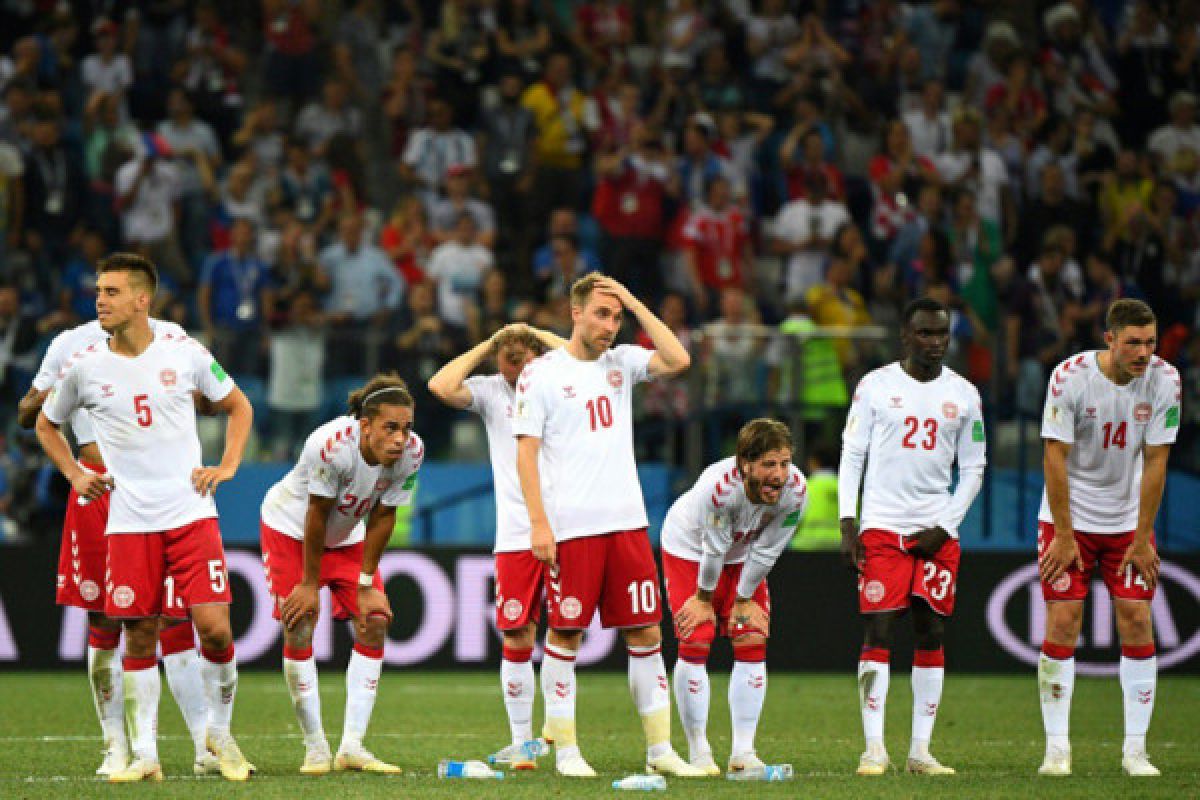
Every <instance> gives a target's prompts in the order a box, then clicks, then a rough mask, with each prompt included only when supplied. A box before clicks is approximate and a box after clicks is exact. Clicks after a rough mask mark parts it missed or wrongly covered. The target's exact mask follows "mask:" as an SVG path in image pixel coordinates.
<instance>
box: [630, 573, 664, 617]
mask: <svg viewBox="0 0 1200 800" xmlns="http://www.w3.org/2000/svg"><path fill="white" fill-rule="evenodd" d="M625 591H626V592H628V593H629V607H630V610H632V611H633V613H634V614H653V613H654V609H656V608H658V589H657V587H656V586H655V585H654V581H642V582H641V583H638V582H637V581H630V583H629V587H628V588H626V589H625Z"/></svg>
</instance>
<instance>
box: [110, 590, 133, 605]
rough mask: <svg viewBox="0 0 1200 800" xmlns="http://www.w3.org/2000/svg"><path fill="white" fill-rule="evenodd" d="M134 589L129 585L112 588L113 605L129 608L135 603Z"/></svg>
mask: <svg viewBox="0 0 1200 800" xmlns="http://www.w3.org/2000/svg"><path fill="white" fill-rule="evenodd" d="M133 597H134V595H133V589H131V588H129V587H128V586H118V587H117V588H115V589H113V590H112V601H113V605H114V606H116V607H117V608H129V607H130V606H131V605H133Z"/></svg>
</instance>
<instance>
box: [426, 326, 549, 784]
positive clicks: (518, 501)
mask: <svg viewBox="0 0 1200 800" xmlns="http://www.w3.org/2000/svg"><path fill="white" fill-rule="evenodd" d="M563 344H565V342H564V340H563V339H561V338H559V337H558V336H555V335H554V334H553V333H549V332H548V331H543V330H539V329H537V328H530V327H528V326H526V325H522V324H515V325H509V326H507V327H505V328H503V329H501V330H499V331H497V332H496V334H495V335H493V336H492V337H491V338H489V339H487V340H486V341H484V342H480V343H479V344H477V345H476V346H475V347H473V348H471V349H470V350H468V351H467V352H465V353H463V354H462V355H460V356H459V357H458V358H455V359H454V360H453V361H450V362H449V363H448V364H446V365H445V366H444V367H442V368H441V369H440V370H438V371H437V373H436V374H435V375H434V376H433V377H432V378H430V379H429V391H430V392H431V393H432V394H433V395H434V396H435V397H437V398H438V399H439V400H441V401H442V402H443V403H445V404H446V405H448V406H451V407H453V408H459V409H466V410H468V411H473V412H475V413H476V414H478V415H479V416H480V417H482V418H483V424H484V426H485V427H486V428H487V437H488V455H489V457H490V458H491V461H492V479H493V480H494V481H495V484H496V489H495V494H496V546H495V550H494V552H495V554H496V627H497V628H499V630H500V635H501V637H503V640H504V644H503V658H502V660H501V661H500V688H501V693H502V694H503V695H504V708H505V710H506V711H507V712H508V726H509V730H510V732H511V734H512V744H510V745H508V746H507V747H505V748H503V749H502V750H500V751H499V752H498V753H496V754H495V756H494V760H495V761H496V762H497V763H502V764H508V765H509V766H511V767H512V768H513V769H534V768H536V767H537V761H536V760H534V758H533V757H532V756H533V752H534V751H533V750H532V748H530V747H528V746H527V745H528V744H529V742H530V741H531V740H532V739H533V699H534V694H535V693H536V691H537V683H536V679H535V677H534V674H533V660H532V658H533V646H534V644H535V639H536V637H537V625H538V621H539V620H540V619H541V616H542V601H543V588H542V587H543V582H544V575H543V568H542V562H540V561H538V560H537V559H536V558H534V557H533V552H532V551H531V550H530V544H529V512H528V511H526V510H525V499H524V498H523V497H522V496H521V485H520V482H519V481H518V480H517V441H516V439H514V438H513V432H512V413H513V406H514V404H515V403H516V398H517V378H518V377H519V376H520V375H521V370H523V369H524V368H525V365H526V364H528V363H529V362H530V361H531V360H532V359H533V358H534V357H535V356H538V355H541V354H542V352H544V351H545V350H547V349H554V348H557V347H561V346H562V345H563ZM492 355H494V356H495V359H496V369H497V371H496V373H495V374H493V375H471V373H472V372H474V371H475V370H476V369H478V368H479V366H480V365H481V364H482V363H483V362H484V360H485V359H487V358H488V357H489V356H492ZM468 376H470V377H468Z"/></svg>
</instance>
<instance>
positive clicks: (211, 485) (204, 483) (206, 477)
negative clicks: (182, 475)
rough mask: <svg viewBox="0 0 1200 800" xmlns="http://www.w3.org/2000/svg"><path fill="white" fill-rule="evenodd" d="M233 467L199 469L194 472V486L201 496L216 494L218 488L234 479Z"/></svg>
mask: <svg viewBox="0 0 1200 800" xmlns="http://www.w3.org/2000/svg"><path fill="white" fill-rule="evenodd" d="M234 472H235V470H234V469H233V468H232V467H197V468H196V469H194V470H192V486H193V487H195V489H196V491H197V492H198V493H199V494H201V495H210V494H216V492H217V486H218V485H219V484H222V483H224V482H225V481H227V480H229V479H230V478H232V477H233V475H234Z"/></svg>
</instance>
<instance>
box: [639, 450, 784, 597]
mask: <svg viewBox="0 0 1200 800" xmlns="http://www.w3.org/2000/svg"><path fill="white" fill-rule="evenodd" d="M807 506H808V483H807V481H805V479H804V475H803V473H801V472H800V470H799V469H797V468H796V467H795V466H794V465H793V466H792V467H791V475H790V476H789V478H788V480H787V483H786V484H784V487H783V491H782V492H781V493H780V496H779V500H778V501H777V502H775V503H774V504H771V505H767V504H762V503H753V502H751V501H750V498H749V497H747V496H746V487H745V484H744V483H743V482H742V474H741V472H740V471H739V470H738V466H737V458H735V457H732V456H731V457H729V458H725V459H722V460H720V461H718V462H717V463H715V464H713V465H712V466H710V467H709V468H708V469H706V470H704V472H702V473H700V478H699V479H698V480H697V481H696V483H695V484H694V485H693V486H692V488H690V489H688V490H687V491H686V492H684V493H683V494H681V495H680V496H679V498H678V499H677V500H676V501H675V502H674V503H672V504H671V508H670V510H669V511H667V516H666V518H665V519H664V520H663V527H662V549H663V552H664V553H670V554H671V555H673V556H675V557H676V558H685V559H687V560H688V561H697V562H700V565H701V568H700V588H702V589H707V590H712V589H715V588H716V582H717V579H719V578H720V567H721V566H723V565H725V564H741V563H743V562H746V566H745V567H744V568H743V574H746V573H749V575H748V576H747V579H746V584H747V588H748V591H746V592H744V593H743V592H742V591H741V590H740V589H739V591H738V594H739V595H741V596H743V597H749V596H750V595H751V594H753V593H754V589H755V587H757V586H758V584H759V583H760V582H761V581H762V579H763V578H764V577H766V574H767V573H768V572H770V571H771V567H773V566H775V561H776V560H777V559H778V558H779V556H780V554H781V553H783V551H784V550H785V549H787V546H788V543H789V542H790V541H791V540H792V536H793V535H794V534H795V532H796V527H797V526H798V525H799V524H800V520H801V519H802V518H803V516H804V510H805V508H807ZM705 567H708V569H706V568H705ZM709 583H711V585H708V584H709Z"/></svg>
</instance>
